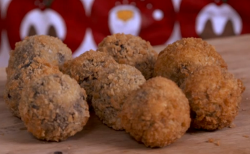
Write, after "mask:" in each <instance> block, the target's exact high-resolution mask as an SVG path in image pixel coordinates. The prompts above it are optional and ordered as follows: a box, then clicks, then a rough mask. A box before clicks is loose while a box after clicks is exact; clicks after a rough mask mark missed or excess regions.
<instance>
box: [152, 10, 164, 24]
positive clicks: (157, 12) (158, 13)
mask: <svg viewBox="0 0 250 154" xmlns="http://www.w3.org/2000/svg"><path fill="white" fill-rule="evenodd" d="M163 17H164V14H163V12H162V10H160V9H156V10H154V12H153V18H154V19H155V20H157V21H159V20H161V19H162V18H163Z"/></svg>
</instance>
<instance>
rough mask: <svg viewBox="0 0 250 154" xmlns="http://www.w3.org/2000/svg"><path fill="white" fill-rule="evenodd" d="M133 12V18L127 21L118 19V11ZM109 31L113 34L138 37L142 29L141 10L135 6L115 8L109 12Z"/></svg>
mask: <svg viewBox="0 0 250 154" xmlns="http://www.w3.org/2000/svg"><path fill="white" fill-rule="evenodd" d="M123 10H124V11H127V10H129V11H131V12H132V13H133V16H132V17H131V18H130V19H128V20H127V21H123V20H121V19H120V18H118V16H117V13H118V11H123ZM108 23H109V29H110V32H111V33H112V34H114V33H124V34H132V35H138V34H139V32H140V27H141V14H140V10H139V9H138V8H136V7H135V6H133V5H118V6H115V7H113V8H112V9H111V10H110V12H109V21H108Z"/></svg>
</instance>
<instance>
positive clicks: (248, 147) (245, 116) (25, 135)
mask: <svg viewBox="0 0 250 154" xmlns="http://www.w3.org/2000/svg"><path fill="white" fill-rule="evenodd" d="M208 42H209V43H211V44H213V45H214V46H215V47H216V49H217V51H218V52H219V53H220V54H221V55H222V57H223V58H224V59H225V61H226V62H227V63H228V67H229V71H230V72H232V73H233V74H235V76H236V77H237V78H241V79H242V80H243V82H244V85H245V86H246V91H245V92H244V93H243V97H242V103H241V108H240V111H239V115H238V116H237V117H236V119H235V121H234V124H235V127H234V128H224V129H222V130H218V131H215V132H206V131H188V132H187V133H186V134H185V135H184V136H183V137H182V138H181V139H179V140H178V141H177V142H175V143H174V144H172V145H169V146H167V147H164V148H156V149H150V148H146V147H145V146H144V145H143V144H140V143H137V142H136V141H135V140H133V139H132V138H131V137H130V136H129V135H128V134H126V133H125V132H124V131H114V130H112V129H110V128H108V127H107V126H105V125H103V124H102V123H101V122H100V121H99V119H98V118H97V117H96V116H95V115H93V114H92V115H91V118H90V120H89V122H88V124H87V126H86V127H85V128H84V130H83V131H82V132H80V133H78V134H76V135H75V136H73V137H71V138H69V139H68V140H66V141H63V142H60V143H55V142H44V141H39V140H37V139H35V138H34V137H33V136H32V135H31V134H30V133H29V132H27V130H26V128H25V126H24V125H23V123H22V121H21V120H20V119H18V118H16V117H13V116H12V115H11V113H10V112H9V111H8V109H7V108H6V105H5V103H4V100H3V98H2V96H3V90H4V85H5V82H6V74H5V69H4V68H0V154H5V153H6V154H7V153H8V154H37V153H43V154H83V153H86V154H101V153H119V154H121V153H136V154H146V153H153V154H161V153H176V154H177V153H178V154H179V153H185V154H215V153H216V154H217V153H218V154H222V153H225V154H250V91H249V87H250V35H243V36H238V37H230V38H221V39H212V40H208ZM163 48H165V46H157V47H155V49H156V50H157V51H161V50H162V49H163ZM209 139H211V140H214V142H215V143H209V142H207V141H208V140H209Z"/></svg>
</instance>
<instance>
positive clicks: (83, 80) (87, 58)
mask: <svg viewBox="0 0 250 154" xmlns="http://www.w3.org/2000/svg"><path fill="white" fill-rule="evenodd" d="M117 64H118V63H116V61H115V60H114V59H113V58H112V57H111V56H109V55H108V54H107V53H104V52H97V51H94V50H90V51H86V52H84V53H83V54H81V55H80V56H79V57H76V58H75V59H73V60H70V61H68V62H66V63H65V64H64V65H62V67H60V70H61V71H62V72H63V73H65V74H68V75H69V76H70V77H72V78H74V79H75V80H76V81H77V82H78V84H80V86H81V87H82V88H84V89H85V90H86V93H87V95H88V97H87V102H88V103H89V105H90V104H91V100H92V92H93V82H94V81H95V80H96V79H97V73H98V72H99V71H100V70H101V69H104V68H108V67H111V66H113V65H117Z"/></svg>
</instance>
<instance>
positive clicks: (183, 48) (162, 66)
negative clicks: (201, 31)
mask: <svg viewBox="0 0 250 154" xmlns="http://www.w3.org/2000/svg"><path fill="white" fill-rule="evenodd" d="M206 65H216V66H220V67H221V68H225V69H227V64H226V63H225V61H224V60H223V59H222V57H221V56H220V54H219V53H217V52H216V50H215V49H214V47H213V46H212V45H210V44H208V43H207V42H206V41H203V40H202V39H200V38H183V39H181V40H179V41H176V42H174V43H173V44H170V45H168V46H167V47H166V48H165V49H164V50H163V51H161V52H160V54H159V56H158V59H157V61H156V63H155V68H154V76H163V77H166V78H169V79H171V80H173V81H174V82H175V83H177V85H178V86H180V85H181V83H182V82H183V81H184V80H185V78H187V77H188V76H189V75H190V74H191V73H193V71H194V70H196V69H197V68H198V67H201V66H206Z"/></svg>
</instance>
